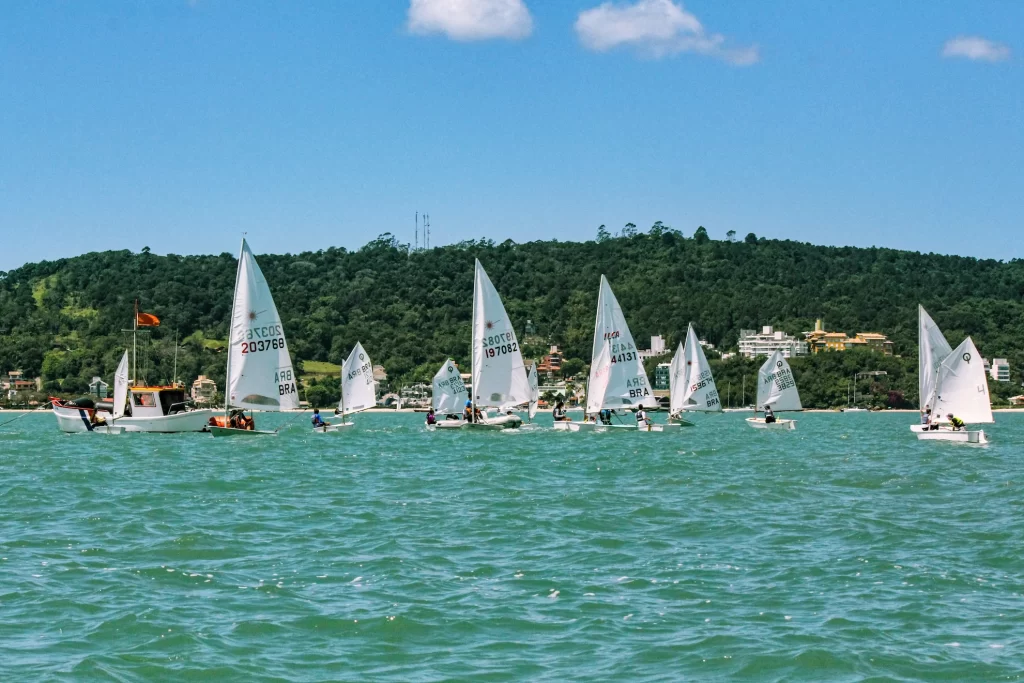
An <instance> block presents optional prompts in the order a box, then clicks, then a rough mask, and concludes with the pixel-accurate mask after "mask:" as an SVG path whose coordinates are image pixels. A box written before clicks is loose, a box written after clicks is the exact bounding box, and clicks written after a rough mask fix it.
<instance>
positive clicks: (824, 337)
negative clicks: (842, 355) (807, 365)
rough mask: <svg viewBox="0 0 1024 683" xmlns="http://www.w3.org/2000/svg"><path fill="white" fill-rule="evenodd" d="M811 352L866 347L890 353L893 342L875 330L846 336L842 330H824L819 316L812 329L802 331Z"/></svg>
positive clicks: (889, 354)
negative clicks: (810, 330) (811, 330)
mask: <svg viewBox="0 0 1024 683" xmlns="http://www.w3.org/2000/svg"><path fill="white" fill-rule="evenodd" d="M804 337H806V338H807V345H808V346H809V347H810V349H811V353H818V352H819V351H847V350H849V349H868V350H869V351H876V352H878V353H884V354H885V355H886V356H891V355H892V349H893V343H892V342H891V341H889V338H888V337H886V336H885V335H884V334H878V333H877V332H858V333H857V335H856V336H854V337H848V336H846V334H845V333H844V332H826V331H825V327H824V325H823V324H822V321H821V318H818V319H817V320H815V321H814V331H813V332H804Z"/></svg>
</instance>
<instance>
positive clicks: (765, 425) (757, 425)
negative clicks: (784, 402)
mask: <svg viewBox="0 0 1024 683" xmlns="http://www.w3.org/2000/svg"><path fill="white" fill-rule="evenodd" d="M747 424H748V425H750V426H751V427H753V428H754V429H796V420H786V419H776V420H775V422H765V421H764V418H763V417H748V418H747Z"/></svg>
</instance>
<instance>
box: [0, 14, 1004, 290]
mask: <svg viewBox="0 0 1024 683" xmlns="http://www.w3.org/2000/svg"><path fill="white" fill-rule="evenodd" d="M411 2H412V4H410V0H390V1H388V2H380V1H377V0H373V1H370V0H365V1H358V2H357V1H356V0H348V1H345V2H310V3H297V2H284V1H281V2H270V1H258V0H257V1H245V2H243V1H241V0H238V1H229V0H192V1H191V2H189V1H188V0H165V1H153V2H134V1H131V2H129V1H125V2H116V1H115V0H111V1H110V2H99V3H90V2H66V1H65V2H45V1H40V2H33V3H7V4H5V5H4V6H3V7H2V8H0V92H2V93H3V104H2V105H0V270H6V269H10V268H14V267H17V266H18V265H20V264H22V263H24V262H28V261H35V260H40V259H53V258H59V257H64V256H72V255H75V254H79V253H82V252H85V251H94V250H102V249H124V248H127V249H132V250H139V249H141V248H142V247H143V246H149V247H150V248H151V249H152V250H153V251H154V252H157V253H167V252H174V253H220V252H222V251H229V252H235V251H236V250H237V246H238V239H239V236H240V234H241V233H242V232H243V231H246V232H248V235H249V241H250V243H251V244H252V246H253V249H254V250H255V251H256V252H257V253H264V252H285V251H291V252H295V251H301V250H306V249H317V248H325V247H328V246H332V245H335V246H344V247H348V248H354V247H358V246H360V245H362V244H363V243H365V242H366V241H367V240H368V239H372V238H373V237H375V236H376V235H378V234H379V233H383V232H392V233H394V234H395V235H397V236H398V237H399V238H400V239H402V240H403V241H410V242H411V241H412V239H413V217H414V213H415V212H416V211H420V212H428V213H430V215H431V222H432V224H433V241H434V243H435V244H441V243H447V242H454V241H458V240H462V239H470V238H479V237H489V238H492V239H495V240H498V241H501V240H504V239H506V238H512V239H515V240H517V241H528V240H534V239H547V238H551V237H556V238H558V239H563V240H574V239H590V238H592V237H593V236H594V234H595V232H596V228H597V226H598V225H600V224H606V225H608V226H609V228H611V229H612V230H618V229H620V228H621V226H622V225H623V224H625V223H627V222H630V221H632V222H634V223H636V224H637V225H638V226H640V227H641V228H646V227H648V226H650V224H651V223H653V222H654V221H656V220H661V221H664V222H665V223H666V224H668V225H671V226H672V227H675V228H678V229H680V230H682V231H683V232H685V233H692V232H693V230H694V229H695V228H696V227H697V226H698V225H704V226H705V227H707V229H708V231H709V232H710V234H711V235H712V237H715V238H720V237H723V236H724V235H725V233H726V231H727V230H735V231H736V232H737V233H738V234H739V235H740V236H742V235H745V234H746V233H748V232H755V233H757V234H758V235H763V236H767V237H778V238H791V239H797V240H804V241H810V242H816V243H823V244H850V245H858V246H871V245H878V246H887V247H896V248H908V249H921V250H925V251H937V252H944V253H958V254H964V255H972V256H982V257H993V258H1003V259H1008V258H1018V257H1024V241H1022V240H1021V239H1020V238H1019V234H1020V231H1021V228H1022V222H1024V219H1022V216H1024V199H1022V197H1024V191H1022V188H1024V163H1022V162H1024V123H1022V119H1021V116H1022V114H1021V112H1024V68H1022V56H1024V42H1022V41H1024V38H1022V36H1024V30H1022V29H1024V3H1021V2H1016V1H1014V0H986V1H985V2H953V1H948V2H926V1H924V0H921V1H919V2H909V3H893V2H889V1H877V2H856V3H849V2H822V1H821V0H792V1H790V2H786V3H767V2H763V3H762V2H749V0H742V1H737V2H726V1H714V0H689V1H687V2H685V3H679V2H673V0H629V1H628V2H626V1H620V2H615V3H605V4H603V5H602V3H601V2H600V1H599V0H559V1H558V2H555V1H553V0H411Z"/></svg>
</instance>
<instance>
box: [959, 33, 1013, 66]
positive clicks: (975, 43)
mask: <svg viewBox="0 0 1024 683" xmlns="http://www.w3.org/2000/svg"><path fill="white" fill-rule="evenodd" d="M942 56H943V57H963V58H964V59H970V60H971V61H973V62H1002V61H1006V60H1007V59H1009V58H1010V48H1009V47H1007V46H1006V45H1003V44H1002V43H997V42H995V41H992V40H988V39H986V38H982V37H981V36H957V37H956V38H950V39H949V40H947V41H946V44H945V45H943V46H942Z"/></svg>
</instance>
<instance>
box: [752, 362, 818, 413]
mask: <svg viewBox="0 0 1024 683" xmlns="http://www.w3.org/2000/svg"><path fill="white" fill-rule="evenodd" d="M755 407H756V408H757V409H761V408H763V407H770V408H771V409H772V412H774V413H780V412H784V411H786V412H788V411H798V410H803V409H804V408H803V404H802V403H800V392H799V391H797V388H796V380H795V379H794V378H793V371H792V370H791V369H790V367H789V362H788V361H787V360H786V358H785V356H783V355H782V351H776V352H775V353H773V354H772V355H771V357H770V358H768V360H766V361H765V362H764V364H763V365H762V366H761V368H760V369H759V370H758V371H757V405H756V406H755ZM746 423H747V424H748V425H749V426H751V427H753V428H754V429H779V430H793V429H796V420H786V419H783V418H776V420H775V422H766V421H765V418H763V417H748V418H747V419H746Z"/></svg>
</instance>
